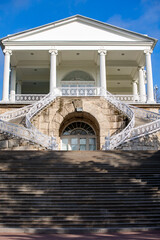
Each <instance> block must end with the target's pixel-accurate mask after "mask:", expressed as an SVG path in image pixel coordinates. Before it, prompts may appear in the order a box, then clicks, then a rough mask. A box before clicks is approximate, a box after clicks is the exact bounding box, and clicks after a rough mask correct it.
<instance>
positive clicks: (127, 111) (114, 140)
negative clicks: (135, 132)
mask: <svg viewBox="0 0 160 240" xmlns="http://www.w3.org/2000/svg"><path fill="white" fill-rule="evenodd" d="M104 97H105V99H106V100H107V101H108V102H110V103H111V104H112V105H114V106H115V107H116V108H117V110H118V111H120V112H122V113H123V114H124V115H126V116H127V117H128V118H129V120H130V122H129V124H128V125H127V126H126V127H125V128H124V129H123V130H122V131H121V132H120V133H118V134H114V135H112V136H111V137H106V138H105V145H104V146H103V149H104V150H110V149H115V148H116V147H118V146H119V145H120V144H122V143H123V142H124V141H125V139H126V138H127V137H128V136H129V133H130V132H131V130H132V129H133V127H134V121H135V117H134V111H132V109H131V108H130V107H129V105H127V104H125V103H122V102H121V101H118V100H117V99H116V97H115V96H114V95H112V94H111V93H109V92H106V94H105V96H104Z"/></svg>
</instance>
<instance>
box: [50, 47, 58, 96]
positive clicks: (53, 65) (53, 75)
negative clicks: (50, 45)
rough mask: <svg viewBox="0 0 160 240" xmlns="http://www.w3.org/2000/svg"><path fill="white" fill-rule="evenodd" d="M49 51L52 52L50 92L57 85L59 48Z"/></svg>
mask: <svg viewBox="0 0 160 240" xmlns="http://www.w3.org/2000/svg"><path fill="white" fill-rule="evenodd" d="M49 53H50V54H51V58H50V92H53V90H54V89H55V88H56V87H57V84H56V81H57V77H56V56H57V54H58V51H57V50H49Z"/></svg>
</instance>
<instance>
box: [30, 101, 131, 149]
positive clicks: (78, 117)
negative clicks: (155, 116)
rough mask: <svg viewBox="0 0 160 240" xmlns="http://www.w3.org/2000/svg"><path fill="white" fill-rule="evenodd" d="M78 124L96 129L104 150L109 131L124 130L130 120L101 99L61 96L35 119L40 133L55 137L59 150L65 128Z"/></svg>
mask: <svg viewBox="0 0 160 240" xmlns="http://www.w3.org/2000/svg"><path fill="white" fill-rule="evenodd" d="M75 121H84V122H86V123H88V124H89V125H90V126H91V127H92V128H93V129H94V130H95V133H96V136H97V148H98V149H101V148H102V145H103V144H104V142H105V136H106V135H108V131H110V134H113V133H115V132H117V131H119V130H122V128H124V126H126V124H127V121H128V119H127V118H126V117H125V116H124V115H122V114H121V113H119V112H118V111H117V110H116V109H115V107H113V106H112V105H110V104H109V103H108V102H107V101H106V100H105V99H104V98H102V97H59V98H57V99H56V100H55V101H54V102H53V103H52V104H51V105H49V106H47V107H46V108H45V109H43V110H42V111H41V112H39V114H37V115H36V116H35V117H34V118H33V120H32V122H33V124H34V126H35V127H36V128H37V129H39V131H41V132H42V133H44V134H47V135H50V136H55V137H56V139H57V143H58V145H59V149H60V147H61V146H60V145H61V144H60V137H61V134H62V132H63V130H64V128H65V127H66V126H67V125H68V124H69V123H71V122H75Z"/></svg>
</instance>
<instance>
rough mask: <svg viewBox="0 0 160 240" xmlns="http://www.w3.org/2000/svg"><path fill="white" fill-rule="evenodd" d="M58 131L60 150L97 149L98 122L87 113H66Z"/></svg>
mask: <svg viewBox="0 0 160 240" xmlns="http://www.w3.org/2000/svg"><path fill="white" fill-rule="evenodd" d="M59 131H60V132H59V134H60V135H59V136H60V139H61V150H66V151H94V150H97V149H99V144H100V139H99V124H98V122H97V120H96V119H95V118H94V117H93V116H92V115H91V114H89V113H86V112H81V113H80V112H73V113H70V114H68V115H67V116H66V118H65V119H64V121H63V122H62V124H61V126H60V130H59Z"/></svg>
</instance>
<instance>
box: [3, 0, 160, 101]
mask: <svg viewBox="0 0 160 240" xmlns="http://www.w3.org/2000/svg"><path fill="white" fill-rule="evenodd" d="M75 14H81V15H84V16H86V17H90V18H93V19H96V20H99V21H102V22H106V23H110V24H113V25H116V26H119V27H123V28H126V29H128V30H132V31H135V32H138V33H142V34H147V35H149V36H151V37H154V38H157V39H159V38H160V0H112V1H111V0H0V38H2V37H4V36H6V35H8V34H12V33H16V32H20V31H23V30H27V29H30V28H34V27H38V26H41V25H44V24H47V23H50V22H54V21H56V20H60V19H62V18H66V17H69V16H72V15H75ZM3 61H4V59H3V53H2V51H0V98H1V94H2V79H3ZM152 67H153V78H154V85H156V84H157V85H158V87H159V88H160V42H158V43H157V45H156V47H155V49H154V52H153V54H152Z"/></svg>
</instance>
